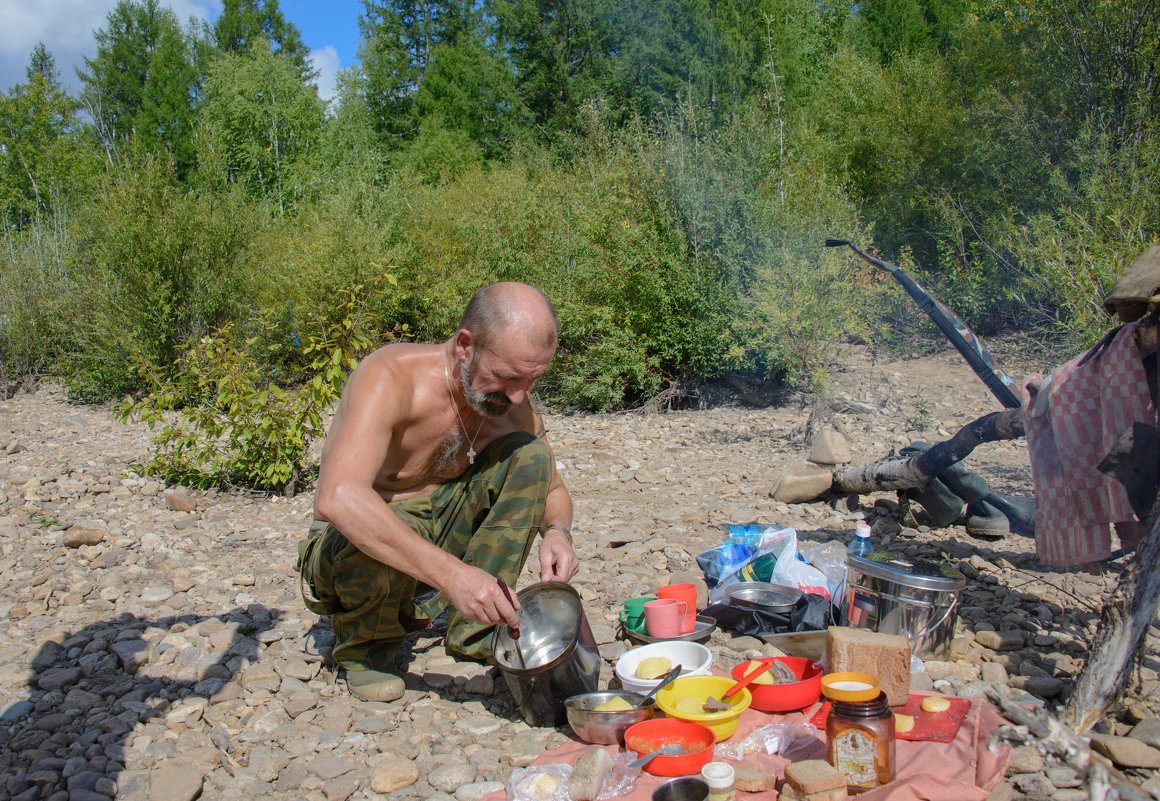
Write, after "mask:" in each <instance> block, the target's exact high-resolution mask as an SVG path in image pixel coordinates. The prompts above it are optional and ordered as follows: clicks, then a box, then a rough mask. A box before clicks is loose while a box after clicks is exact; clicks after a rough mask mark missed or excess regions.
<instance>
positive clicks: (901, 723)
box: [894, 713, 914, 734]
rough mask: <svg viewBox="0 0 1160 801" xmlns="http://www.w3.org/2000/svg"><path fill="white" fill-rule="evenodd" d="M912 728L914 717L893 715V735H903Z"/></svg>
mask: <svg viewBox="0 0 1160 801" xmlns="http://www.w3.org/2000/svg"><path fill="white" fill-rule="evenodd" d="M913 728H914V715H899V714H898V713H895V715H894V733H895V734H905V733H906V732H908V731H910V730H911V729H913Z"/></svg>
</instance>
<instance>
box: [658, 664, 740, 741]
mask: <svg viewBox="0 0 1160 801" xmlns="http://www.w3.org/2000/svg"><path fill="white" fill-rule="evenodd" d="M736 683H737V680H736V679H734V678H731V677H729V676H682V677H681V678H679V679H677V680H676V681H674V682H672V683H671V684H670V685H669V686H667V687H665V688H664V689H663V690H661V691H660V692H658V693H657V694H656V702H657V706H659V707H660V708H661V711H663V712H664V713H665V715H667V716H668V717H670V718H676V719H677V720H688V721H692V722H693V723H700V724H702V725H704V726H708V727H709V729H710V730H711V731H712V732H713V734H714V735H715V736H716V737H717V742H721V741H723V740H728V739H729V738H730V737H732V736H733V733H734V732H736V731H737V726H738V724H740V723H741V713H742V712H744V711H745V710H746V709H748V708H749V704H750V703H752V702H753V696H752V695H751V694H750V692H749V690H748V689H747V688H742V689H740V690H738V691H737V692H736V693H734V694H733V695H732V696H731V697H729V698H724V699H722V698H721V696H722V694H724V692H725V691H726V690H728V689H729V688H730V687H732V686H733V685H734V684H736ZM709 697H713V698H717V699H718V700H723V701H724V702H725V703H727V704H729V706H730V708H729V709H726V710H723V711H721V712H690V711H685V710H683V709H680V708H678V702H679V701H680V700H681V699H682V698H692V699H694V702H693V703H695V704H696V705H700V704H704V703H705V699H706V698H709Z"/></svg>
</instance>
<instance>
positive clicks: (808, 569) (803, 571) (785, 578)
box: [767, 528, 833, 601]
mask: <svg viewBox="0 0 1160 801" xmlns="http://www.w3.org/2000/svg"><path fill="white" fill-rule="evenodd" d="M786 531H788V532H789V536H787V537H786V538H785V542H784V547H783V548H782V549H781V553H780V554H778V557H777V564H776V565H774V567H773V574H772V578H770V579H767V580H768V581H771V582H773V583H774V584H780V585H782V586H783V587H797V588H798V589H799V590H801V591H802V592H808V593H811V594H813V595H821V596H822V597H824V598H826V599H828V600H831V601H832V600H833V594H832V593H831V591H830V588H829V584H828V582H827V581H826V577H825V575H824V574H823V573H822V571H820V570H818V569H817V568H816V567H814V566H813V565H810V564H807V563H806V562H803V561H802V560H801V559H799V558H798V553H797V551H798V549H797V532H796V531H794V530H793V529H792V528H790V529H786Z"/></svg>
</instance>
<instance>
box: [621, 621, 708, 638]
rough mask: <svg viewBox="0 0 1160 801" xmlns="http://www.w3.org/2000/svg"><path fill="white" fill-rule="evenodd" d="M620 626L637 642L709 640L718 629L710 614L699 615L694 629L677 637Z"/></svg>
mask: <svg viewBox="0 0 1160 801" xmlns="http://www.w3.org/2000/svg"><path fill="white" fill-rule="evenodd" d="M620 628H621V630H622V631H623V632H624V633H625V634H627V635H628V636H629V638H630V639H633V640H636V641H637V642H672V641H673V640H688V641H690V642H699V641H700V640H707V639H708V638H709V635H710V634H712V633H713V632H714V631H716V630H717V621H716V619H714V618H711V617H709V616H708V615H697V623H696V625H694V626H693V630H692V631H690V632H689V633H688V634H679V635H677V636H676V637H650V636H648V635H647V634H645V633H644V632H642V631H633V630H632V629H630V628H626V627H625V626H624V625H621V627H620Z"/></svg>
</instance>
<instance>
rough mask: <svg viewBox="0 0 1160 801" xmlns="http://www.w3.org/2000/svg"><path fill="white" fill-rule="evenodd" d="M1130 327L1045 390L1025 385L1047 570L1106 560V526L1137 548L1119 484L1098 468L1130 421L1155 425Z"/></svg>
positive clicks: (1039, 547) (1038, 542)
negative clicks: (1050, 567)
mask: <svg viewBox="0 0 1160 801" xmlns="http://www.w3.org/2000/svg"><path fill="white" fill-rule="evenodd" d="M1135 327H1136V323H1130V324H1128V325H1125V326H1124V327H1123V328H1121V329H1120V331H1119V332H1118V333H1117V334H1116V335H1115V338H1114V339H1113V340H1112V341H1111V342H1110V343H1108V344H1107V345H1106V346H1105V347H1104V348H1103V349H1102V350H1101V351H1099V352H1098V353H1096V354H1095V355H1094V356H1092V357H1091V358H1089V359H1088V360H1087V361H1086V362H1084V363H1083V364H1080V362H1081V361H1082V360H1083V359H1084V356H1080V357H1077V358H1075V359H1073V360H1072V361H1070V362H1067V363H1066V364H1063V365H1061V366H1059V367H1057V368H1056V369H1055V370H1054V371H1052V373H1051V376H1050V378H1048V379H1047V380H1046V381H1045V382H1043V383H1042V384H1038V385H1037V386H1032V383H1033V382H1035V381H1036V379H1039V378H1040V376H1030V377H1029V378H1028V379H1027V380H1026V381H1025V382H1024V384H1023V399H1024V407H1023V408H1024V412H1023V423H1024V427H1025V429H1026V431H1027V450H1028V452H1029V453H1030V455H1031V477H1032V480H1033V481H1034V483H1035V501H1036V513H1035V546H1036V551H1037V552H1038V555H1039V561H1040V562H1042V563H1043V564H1045V565H1054V566H1057V567H1070V566H1072V565H1080V564H1086V563H1089V562H1097V561H1099V560H1101V559H1106V558H1108V557H1109V556H1110V555H1111V553H1112V545H1111V530H1110V528H1109V526H1110V525H1111V524H1115V526H1116V532H1117V533H1118V534H1119V535H1120V539H1121V542H1122V544H1123V545H1126V546H1129V547H1130V546H1134V545H1136V543H1137V542H1139V538H1140V533H1141V528H1142V526H1141V524H1140V521H1139V520H1137V518H1136V515H1135V513H1134V512H1133V511H1132V506H1131V504H1130V503H1129V502H1128V494H1127V492H1125V491H1124V487H1123V485H1122V484H1120V482H1119V481H1117V480H1116V479H1115V478H1113V477H1111V476H1107V475H1105V474H1104V473H1101V472H1100V471H1099V470H1097V469H1096V465H1098V464H1099V463H1100V461H1102V460H1103V458H1104V456H1105V455H1107V453H1108V451H1109V450H1111V448H1112V446H1113V445H1114V444H1115V443H1116V440H1117V439H1118V438H1119V436H1120V434H1121V433H1123V431H1124V430H1125V429H1127V428H1128V427H1129V426H1131V425H1132V423H1134V422H1136V421H1147V422H1152V423H1154V422H1155V420H1156V410H1155V409H1153V408H1152V399H1151V397H1150V396H1149V394H1148V380H1147V376H1146V375H1145V373H1144V367H1143V365H1142V364H1141V363H1140V355H1139V351H1138V350H1137V349H1136V344H1135V341H1134V340H1133V339H1132V331H1133V330H1135ZM1086 355H1087V354H1085V356H1086ZM1044 392H1046V393H1047V394H1046V397H1043V393H1044Z"/></svg>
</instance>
